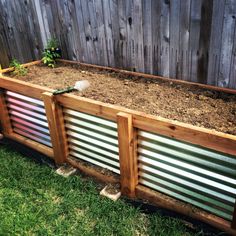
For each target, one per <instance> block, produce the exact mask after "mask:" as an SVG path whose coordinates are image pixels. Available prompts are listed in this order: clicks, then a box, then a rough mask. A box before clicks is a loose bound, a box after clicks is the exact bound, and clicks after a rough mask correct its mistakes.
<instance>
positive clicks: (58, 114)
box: [43, 92, 68, 164]
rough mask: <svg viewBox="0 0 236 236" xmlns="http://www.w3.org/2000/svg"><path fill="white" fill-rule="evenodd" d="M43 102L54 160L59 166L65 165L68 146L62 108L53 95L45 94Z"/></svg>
mask: <svg viewBox="0 0 236 236" xmlns="http://www.w3.org/2000/svg"><path fill="white" fill-rule="evenodd" d="M43 100H44V105H45V110H46V115H47V120H48V125H49V130H50V136H51V142H52V147H53V153H54V160H55V162H56V163H57V164H62V163H65V161H66V158H67V156H68V145H67V139H66V131H65V126H64V118H63V111H62V107H61V106H60V105H59V104H58V103H57V102H56V100H55V96H54V95H53V94H52V93H49V92H45V93H43Z"/></svg>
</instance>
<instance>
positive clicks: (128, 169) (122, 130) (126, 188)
mask: <svg viewBox="0 0 236 236" xmlns="http://www.w3.org/2000/svg"><path fill="white" fill-rule="evenodd" d="M117 123H118V140H119V157H120V181H121V192H122V194H124V195H127V196H129V197H135V187H136V186H137V184H138V167H137V151H136V145H137V142H136V140H137V138H136V136H137V135H136V130H135V129H134V128H133V124H132V115H130V114H126V113H123V112H120V113H118V115H117Z"/></svg>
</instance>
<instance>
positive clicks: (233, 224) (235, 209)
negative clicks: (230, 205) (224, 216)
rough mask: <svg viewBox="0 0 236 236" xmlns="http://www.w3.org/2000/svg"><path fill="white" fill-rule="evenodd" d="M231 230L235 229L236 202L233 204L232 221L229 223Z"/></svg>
mask: <svg viewBox="0 0 236 236" xmlns="http://www.w3.org/2000/svg"><path fill="white" fill-rule="evenodd" d="M231 228H232V229H236V201H235V204H234V213H233V219H232V221H231Z"/></svg>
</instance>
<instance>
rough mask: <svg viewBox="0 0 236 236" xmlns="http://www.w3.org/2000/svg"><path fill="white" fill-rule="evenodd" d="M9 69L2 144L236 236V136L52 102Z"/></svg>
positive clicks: (1, 103) (2, 98)
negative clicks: (66, 165)
mask: <svg viewBox="0 0 236 236" xmlns="http://www.w3.org/2000/svg"><path fill="white" fill-rule="evenodd" d="M61 61H62V62H64V63H76V64H81V65H86V64H83V63H79V62H72V61H65V60H61ZM39 63H40V61H36V62H32V63H28V64H25V65H24V66H30V65H35V64H39ZM86 66H90V67H96V68H100V69H103V70H104V69H108V70H110V71H111V70H112V71H117V72H119V73H124V74H129V75H135V76H142V77H146V78H157V79H161V80H169V79H168V78H161V77H158V76H152V75H145V74H140V73H135V72H128V71H124V70H119V69H114V68H105V67H100V66H94V65H86ZM11 70H12V68H9V69H5V70H3V71H2V73H3V75H1V76H0V89H1V92H0V119H1V124H2V127H3V133H4V135H5V136H6V137H8V138H11V139H13V140H16V141H18V142H21V143H22V144H24V145H28V146H29V147H31V148H33V149H35V150H37V151H39V152H42V153H44V154H45V155H47V156H49V157H51V158H53V159H54V160H55V162H56V163H58V164H62V163H65V162H68V163H70V164H71V165H73V166H75V167H77V168H79V169H80V170H83V171H86V172H87V173H88V174H89V175H92V176H95V177H97V178H100V179H103V180H104V178H105V180H106V181H109V182H116V181H120V183H121V191H122V193H123V194H124V195H127V196H129V197H132V198H134V197H136V198H141V199H145V200H149V201H150V202H151V203H153V204H155V205H157V206H160V207H164V208H167V209H170V210H174V211H176V212H179V213H182V214H185V215H188V216H190V217H193V218H195V219H199V220H202V221H204V222H207V223H209V224H211V225H213V226H215V227H217V228H220V229H222V230H224V231H227V232H229V233H231V234H236V230H235V228H236V211H235V199H236V136H234V135H229V134H224V133H221V132H216V131H212V130H208V129H205V128H199V127H195V126H192V125H189V124H184V123H181V122H177V121H172V120H168V119H164V118H161V117H157V116H152V115H147V114H144V113H142V112H137V111H133V110H130V109H126V108H122V107H119V106H114V105H110V104H105V103H102V102H98V101H94V100H92V99H87V98H82V97H79V96H75V95H71V94H63V95H56V96H54V95H53V94H52V92H53V90H51V89H48V88H45V87H41V86H37V85H33V84H29V83H26V82H22V81H19V80H16V79H12V78H8V77H6V76H4V73H6V72H9V71H11ZM171 81H175V80H171ZM176 82H177V83H187V84H193V83H189V82H183V81H176ZM194 85H196V84H194ZM198 86H199V87H203V88H208V89H215V90H218V91H224V92H229V93H236V91H235V90H231V89H224V88H217V87H213V86H207V85H198ZM77 160H83V161H86V162H89V163H91V164H93V165H94V166H98V167H102V168H106V169H108V170H110V171H112V172H114V173H116V176H118V178H116V177H113V176H107V175H106V176H105V177H104V175H103V174H102V173H100V172H99V171H96V169H95V170H93V169H91V168H88V167H87V166H84V165H83V164H81V163H80V162H78V161H77Z"/></svg>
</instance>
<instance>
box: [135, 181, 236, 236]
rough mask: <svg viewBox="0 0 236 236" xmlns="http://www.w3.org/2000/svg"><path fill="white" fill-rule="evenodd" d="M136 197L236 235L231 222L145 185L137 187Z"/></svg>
mask: <svg viewBox="0 0 236 236" xmlns="http://www.w3.org/2000/svg"><path fill="white" fill-rule="evenodd" d="M136 197H137V198H140V199H146V200H147V201H148V202H150V203H151V204H154V205H155V206H157V207H161V208H165V209H169V210H171V211H175V212H178V213H180V214H184V215H187V216H189V217H192V218H194V219H196V220H201V221H203V222H205V223H207V224H210V225H212V226H214V227H216V228H219V229H221V230H223V231H225V232H227V233H229V234H230V235H236V230H235V229H233V228H231V225H230V222H228V221H226V220H224V219H222V218H220V217H217V216H214V215H212V214H210V213H208V212H205V211H203V210H200V209H199V208H196V207H193V206H191V205H189V204H186V203H183V202H181V201H179V200H176V199H174V198H171V197H168V196H166V195H164V194H161V193H159V192H156V191H153V190H151V189H149V188H146V187H144V186H141V185H138V186H137V187H136Z"/></svg>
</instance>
